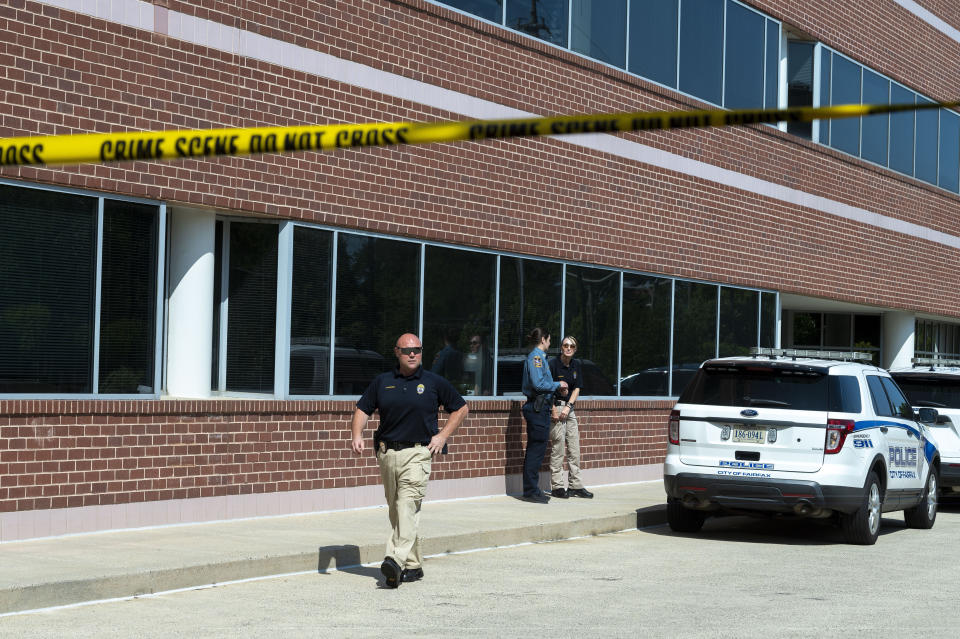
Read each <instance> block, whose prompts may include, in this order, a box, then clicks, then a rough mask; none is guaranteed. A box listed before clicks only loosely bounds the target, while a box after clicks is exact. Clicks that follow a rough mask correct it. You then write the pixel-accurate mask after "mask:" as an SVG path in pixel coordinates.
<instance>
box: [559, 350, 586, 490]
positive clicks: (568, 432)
mask: <svg viewBox="0 0 960 639" xmlns="http://www.w3.org/2000/svg"><path fill="white" fill-rule="evenodd" d="M576 352H577V338H575V337H574V336H573V335H567V336H566V337H564V338H563V341H562V342H560V357H554V358H553V359H551V360H550V374H551V375H553V378H554V379H555V380H557V381H558V382H566V383H567V385H568V386H569V387H570V393H569V395H568V396H567V399H566V400H564V399H563V398H560V397H554V406H553V413H552V415H551V426H550V442H551V444H552V448H551V449H550V485H551V487H552V490H551V491H550V492H551V494H552V495H553V496H554V497H560V498H561V499H566V498H567V497H583V498H584V499H592V498H593V493H591V492H590V491H589V490H587V489H586V488H584V486H583V480H581V479H580V425H579V422H578V421H577V414H576V413H575V412H574V410H573V405H574V404H575V403H576V402H577V398H578V397H580V388H581V386H582V385H583V368H582V367H581V366H580V360H579V359H575V358H574V357H573V356H574V354H575V353H576ZM564 447H566V450H567V465H568V466H570V477H569V480H570V489H569V490H568V489H566V488H564V487H563V451H564Z"/></svg>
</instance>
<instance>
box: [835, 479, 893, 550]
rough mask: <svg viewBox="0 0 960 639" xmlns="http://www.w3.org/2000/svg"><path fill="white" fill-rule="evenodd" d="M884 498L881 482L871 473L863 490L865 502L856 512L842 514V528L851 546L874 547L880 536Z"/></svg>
mask: <svg viewBox="0 0 960 639" xmlns="http://www.w3.org/2000/svg"><path fill="white" fill-rule="evenodd" d="M882 506H883V498H882V491H881V489H880V480H879V479H877V474H876V473H875V472H873V471H870V472H869V473H868V474H867V481H866V484H865V485H864V490H863V501H862V502H861V504H860V508H858V509H857V510H856V511H855V512H852V513H841V514H840V528H841V529H842V530H843V537H844V539H846V541H847V543H849V544H858V545H861V546H872V545H873V544H875V543H877V537H879V536H880V516H881V514H882Z"/></svg>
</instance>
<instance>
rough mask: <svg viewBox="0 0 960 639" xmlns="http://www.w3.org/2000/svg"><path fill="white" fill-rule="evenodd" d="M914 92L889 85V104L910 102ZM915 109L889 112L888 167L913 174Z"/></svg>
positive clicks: (914, 98)
mask: <svg viewBox="0 0 960 639" xmlns="http://www.w3.org/2000/svg"><path fill="white" fill-rule="evenodd" d="M915 101H916V94H915V93H914V92H913V91H908V90H907V89H904V88H903V87H901V86H898V85H896V84H893V85H892V86H891V87H890V103H891V104H912V103H914V102H915ZM915 119H916V112H915V111H905V112H901V113H891V114H890V168H891V169H893V170H894V171H899V172H901V173H904V174H906V175H913V129H914V121H915Z"/></svg>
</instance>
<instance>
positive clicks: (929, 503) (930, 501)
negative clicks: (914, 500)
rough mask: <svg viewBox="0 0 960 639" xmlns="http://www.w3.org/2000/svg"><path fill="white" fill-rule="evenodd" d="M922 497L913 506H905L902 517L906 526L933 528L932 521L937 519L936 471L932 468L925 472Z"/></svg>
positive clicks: (937, 483)
mask: <svg viewBox="0 0 960 639" xmlns="http://www.w3.org/2000/svg"><path fill="white" fill-rule="evenodd" d="M923 486H924V487H923V498H922V499H921V500H920V502H919V503H918V504H917V505H916V506H914V507H913V508H907V509H906V510H904V511H903V519H904V521H906V522H907V528H923V529H928V528H933V522H935V521H936V520H937V489H938V486H939V481H937V471H936V470H935V469H933V468H931V469H930V472H929V473H928V474H927V481H926V483H925V484H924V485H923Z"/></svg>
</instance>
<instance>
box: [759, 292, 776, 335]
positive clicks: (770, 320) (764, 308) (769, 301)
mask: <svg viewBox="0 0 960 639" xmlns="http://www.w3.org/2000/svg"><path fill="white" fill-rule="evenodd" d="M776 345H777V296H776V294H774V293H760V347H761V348H775V347H776Z"/></svg>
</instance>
